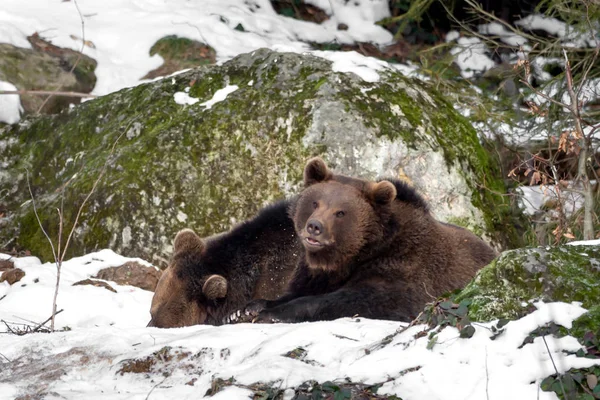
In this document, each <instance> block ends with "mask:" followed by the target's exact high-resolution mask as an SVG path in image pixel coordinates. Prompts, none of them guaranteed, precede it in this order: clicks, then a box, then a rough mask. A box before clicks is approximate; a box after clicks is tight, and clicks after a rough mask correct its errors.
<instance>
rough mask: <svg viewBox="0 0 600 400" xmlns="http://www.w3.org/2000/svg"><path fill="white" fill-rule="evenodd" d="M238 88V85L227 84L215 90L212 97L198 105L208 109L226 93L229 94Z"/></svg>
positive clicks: (225, 95) (223, 98)
mask: <svg viewBox="0 0 600 400" xmlns="http://www.w3.org/2000/svg"><path fill="white" fill-rule="evenodd" d="M238 89H239V87H238V85H227V86H225V87H224V88H223V89H219V90H217V91H216V92H215V94H214V95H213V97H212V99H210V100H208V101H205V102H204V103H201V104H200V105H201V106H204V109H205V110H209V109H210V108H212V106H214V105H215V104H217V103H219V102H221V101H223V100H225V99H226V98H227V96H228V95H230V94H231V93H233V92H235V91H236V90H238Z"/></svg>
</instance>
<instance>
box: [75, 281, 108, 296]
mask: <svg viewBox="0 0 600 400" xmlns="http://www.w3.org/2000/svg"><path fill="white" fill-rule="evenodd" d="M79 285H91V286H96V287H103V288H104V289H107V290H110V291H111V292H115V293H117V291H116V290H115V289H114V288H113V287H112V286H110V285H109V284H108V283H106V282H102V281H95V280H92V279H84V280H82V281H79V282H75V283H74V284H73V286H79Z"/></svg>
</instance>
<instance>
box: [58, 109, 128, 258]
mask: <svg viewBox="0 0 600 400" xmlns="http://www.w3.org/2000/svg"><path fill="white" fill-rule="evenodd" d="M134 121H135V120H134ZM132 122H133V121H132ZM129 125H131V123H130V124H129ZM127 130H128V129H127V128H126V129H124V130H123V132H121V134H120V135H119V137H118V138H117V140H115V142H114V143H113V145H112V148H111V150H110V153H109V154H108V156H107V157H106V161H105V162H104V165H103V166H102V170H101V171H100V175H98V178H96V180H95V181H94V184H93V186H92V190H90V192H89V193H88V194H87V196H86V198H85V200H83V203H82V204H81V206H80V207H79V210H78V211H77V216H76V217H75V222H74V223H73V227H72V228H71V232H69V236H68V237H67V242H66V243H65V247H64V249H63V253H62V255H61V260H62V259H64V257H65V255H66V253H67V249H68V247H69V243H70V242H71V237H73V233H74V232H75V228H76V227H77V224H78V223H79V217H80V216H81V213H82V211H83V208H84V206H85V205H86V203H87V202H88V200H89V199H90V197H92V194H93V193H94V191H95V190H96V187H97V186H98V183H99V182H100V180H101V179H102V177H103V176H104V173H105V172H106V168H107V167H108V162H109V161H110V158H111V157H112V155H113V154H114V152H115V148H116V147H117V143H118V142H119V139H121V137H123V135H124V134H125V133H126V132H127Z"/></svg>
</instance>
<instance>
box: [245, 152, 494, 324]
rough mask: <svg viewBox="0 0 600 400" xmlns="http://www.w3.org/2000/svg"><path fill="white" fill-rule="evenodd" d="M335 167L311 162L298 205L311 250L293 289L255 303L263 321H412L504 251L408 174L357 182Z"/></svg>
mask: <svg viewBox="0 0 600 400" xmlns="http://www.w3.org/2000/svg"><path fill="white" fill-rule="evenodd" d="M332 176H333V174H332V172H331V171H330V170H329V169H328V168H327V166H326V165H325V163H324V162H323V161H322V160H321V159H319V158H315V159H312V160H311V161H309V162H308V164H307V166H306V168H305V171H304V183H305V186H306V188H305V189H304V190H303V191H302V193H301V194H300V196H299V197H298V198H297V199H296V201H294V202H293V204H292V206H291V208H290V210H289V212H290V217H291V218H292V219H293V222H294V225H295V228H296V232H297V235H298V238H299V240H301V243H302V245H303V248H304V254H302V255H301V256H300V260H299V262H298V265H297V267H296V269H295V271H294V274H293V276H292V279H291V281H290V283H289V285H288V289H287V294H286V295H284V296H283V297H281V298H279V299H277V300H273V301H265V300H255V301H253V302H251V303H249V304H248V305H247V307H246V309H245V311H246V314H247V315H248V314H249V315H251V316H254V320H255V321H257V322H301V321H317V320H332V319H336V318H340V317H352V316H355V315H359V316H362V317H366V318H375V319H392V320H399V321H410V320H412V319H413V318H414V317H415V316H416V315H418V313H419V312H420V311H421V310H422V309H423V306H424V305H425V304H426V303H427V302H428V301H431V300H432V299H433V297H434V296H440V295H442V294H443V293H445V292H449V291H451V290H454V289H457V288H461V287H463V286H464V285H465V284H466V283H467V282H468V281H469V280H471V279H472V278H473V276H474V275H475V273H476V272H477V271H478V270H479V269H480V268H482V267H483V266H485V265H487V264H488V263H489V262H490V261H492V259H494V257H495V256H496V253H495V252H494V250H493V249H492V248H491V247H489V246H488V245H487V244H486V243H485V242H484V241H483V240H481V239H480V238H478V237H477V236H475V235H474V234H473V233H471V232H469V231H468V230H466V229H463V228H461V227H458V226H455V225H450V224H446V223H442V222H439V221H437V220H435V219H434V218H433V216H432V215H431V214H430V212H429V209H428V206H427V204H426V202H425V201H424V200H423V199H422V198H421V197H420V196H419V195H418V194H417V193H416V192H415V191H414V189H412V188H410V187H409V186H407V185H406V184H404V183H403V182H400V181H394V180H382V181H379V182H370V181H364V182H363V183H362V184H361V185H357V184H356V182H357V181H356V179H355V178H352V181H353V182H352V183H353V184H352V185H349V184H344V183H343V182H340V181H339V179H338V180H337V181H334V180H332V179H331V177H332Z"/></svg>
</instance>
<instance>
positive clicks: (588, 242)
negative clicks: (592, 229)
mask: <svg viewBox="0 0 600 400" xmlns="http://www.w3.org/2000/svg"><path fill="white" fill-rule="evenodd" d="M567 244H570V245H571V246H600V239H596V240H578V241H575V242H569V243H567Z"/></svg>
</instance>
